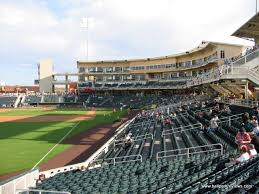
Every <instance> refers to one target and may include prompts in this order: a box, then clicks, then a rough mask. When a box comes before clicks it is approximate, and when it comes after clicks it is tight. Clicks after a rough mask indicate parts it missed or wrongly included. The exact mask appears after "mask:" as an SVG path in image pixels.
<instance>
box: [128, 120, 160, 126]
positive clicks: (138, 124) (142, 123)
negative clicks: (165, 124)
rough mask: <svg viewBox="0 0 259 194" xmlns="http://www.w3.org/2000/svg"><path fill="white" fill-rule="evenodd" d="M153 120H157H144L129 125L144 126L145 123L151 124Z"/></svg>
mask: <svg viewBox="0 0 259 194" xmlns="http://www.w3.org/2000/svg"><path fill="white" fill-rule="evenodd" d="M152 122H155V120H151V121H144V122H140V123H136V124H131V125H129V127H135V126H140V125H141V126H143V125H145V124H150V123H152Z"/></svg>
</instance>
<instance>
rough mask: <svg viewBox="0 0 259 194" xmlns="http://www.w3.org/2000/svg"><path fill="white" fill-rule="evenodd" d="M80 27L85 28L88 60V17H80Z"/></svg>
mask: <svg viewBox="0 0 259 194" xmlns="http://www.w3.org/2000/svg"><path fill="white" fill-rule="evenodd" d="M81 27H82V28H86V60H87V61H88V31H89V26H88V17H86V18H82V19H81Z"/></svg>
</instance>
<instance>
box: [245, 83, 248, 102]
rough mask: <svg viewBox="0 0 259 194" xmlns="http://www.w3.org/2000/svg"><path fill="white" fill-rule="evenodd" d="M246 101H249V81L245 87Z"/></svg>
mask: <svg viewBox="0 0 259 194" xmlns="http://www.w3.org/2000/svg"><path fill="white" fill-rule="evenodd" d="M245 99H248V81H246V85H245Z"/></svg>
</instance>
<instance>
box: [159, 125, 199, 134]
mask: <svg viewBox="0 0 259 194" xmlns="http://www.w3.org/2000/svg"><path fill="white" fill-rule="evenodd" d="M193 129H202V125H201V126H198V127H192V128H189V129H184V130H179V131H171V132H167V133H163V132H162V137H163V136H167V135H170V134H175V133H181V132H184V131H190V130H193Z"/></svg>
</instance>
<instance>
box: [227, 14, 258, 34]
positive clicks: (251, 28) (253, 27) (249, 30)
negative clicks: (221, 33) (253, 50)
mask: <svg viewBox="0 0 259 194" xmlns="http://www.w3.org/2000/svg"><path fill="white" fill-rule="evenodd" d="M232 36H236V37H239V38H244V39H255V38H259V12H258V13H257V14H256V15H254V16H253V17H252V18H251V19H250V20H248V21H247V22H246V23H245V24H244V25H243V26H241V27H240V28H239V29H238V30H237V31H235V32H234V33H233V34H232Z"/></svg>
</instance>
